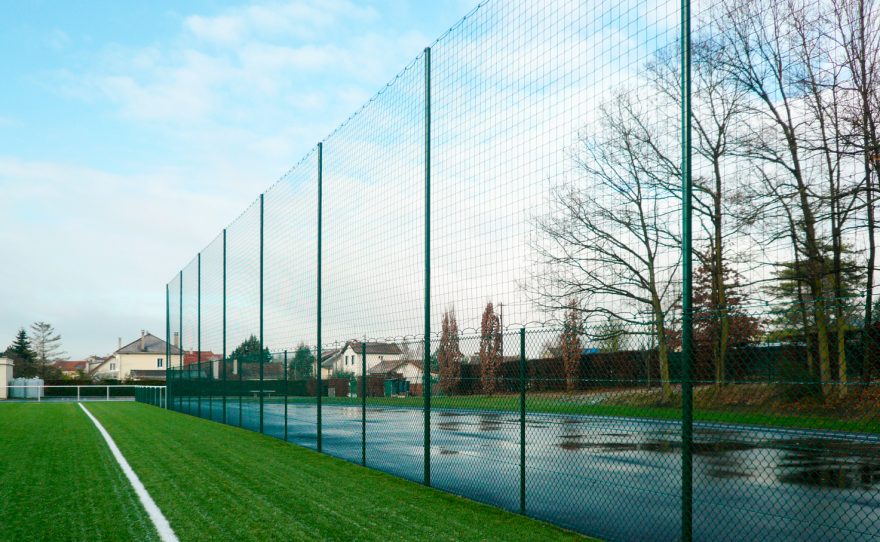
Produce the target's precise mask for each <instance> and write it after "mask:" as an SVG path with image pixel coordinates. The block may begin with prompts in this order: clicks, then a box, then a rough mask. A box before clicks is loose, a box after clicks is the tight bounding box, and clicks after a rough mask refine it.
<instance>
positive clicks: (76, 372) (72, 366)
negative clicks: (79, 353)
mask: <svg viewBox="0 0 880 542" xmlns="http://www.w3.org/2000/svg"><path fill="white" fill-rule="evenodd" d="M52 366H53V367H55V368H56V369H58V370H59V371H61V374H62V375H63V376H64V378H77V377H79V376H80V375H83V374H87V373H88V372H89V362H88V360H81V361H56V362H54V363H52Z"/></svg>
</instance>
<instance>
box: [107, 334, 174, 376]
mask: <svg viewBox="0 0 880 542" xmlns="http://www.w3.org/2000/svg"><path fill="white" fill-rule="evenodd" d="M167 348H169V345H168V343H166V342H165V341H163V340H162V339H160V338H159V337H156V336H155V335H153V334H152V333H148V332H146V331H141V337H140V338H139V339H137V340H134V341H132V342H130V343H128V344H126V345H125V346H120V347H119V349H117V350H116V351H115V352H113V354H112V355H111V356H110V357H108V358H107V359H105V360H104V361H103V362H101V364H100V365H98V366H97V367H95V369H94V370H93V371H92V377H93V378H97V379H115V380H132V379H133V377H132V374H131V372H132V371H156V372H155V373H152V374H153V375H155V376H156V378H155V379H159V380H162V379H164V378H165V369H166V367H167V365H166V364H167V362H168V360H167V359H166V355H167V352H166V349H167ZM170 352H171V355H172V356H175V355H177V356H179V355H180V349H179V348H177V347H176V346H170ZM159 373H161V375H160V374H159ZM142 374H143V373H136V375H137V376H138V377H139V378H140V375H142ZM155 379H154V378H150V380H155Z"/></svg>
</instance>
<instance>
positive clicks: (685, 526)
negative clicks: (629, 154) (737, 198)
mask: <svg viewBox="0 0 880 542" xmlns="http://www.w3.org/2000/svg"><path fill="white" fill-rule="evenodd" d="M681 150H682V158H681V177H682V178H681V185H682V210H681V212H682V245H681V250H682V286H681V294H682V295H681V297H682V302H681V306H682V333H681V364H682V366H681V411H682V412H681V414H682V416H681V539H682V540H684V541H685V542H689V541H690V540H692V537H693V498H694V496H693V384H692V374H691V373H692V366H693V313H692V303H693V288H692V287H693V275H692V261H691V252H692V250H691V244H692V236H693V232H692V229H691V227H692V217H691V198H692V192H693V187H692V179H691V4H690V0H681Z"/></svg>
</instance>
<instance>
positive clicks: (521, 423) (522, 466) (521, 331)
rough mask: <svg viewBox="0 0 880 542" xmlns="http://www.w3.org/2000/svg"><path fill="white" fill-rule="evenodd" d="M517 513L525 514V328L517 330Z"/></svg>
mask: <svg viewBox="0 0 880 542" xmlns="http://www.w3.org/2000/svg"><path fill="white" fill-rule="evenodd" d="M519 513H520V514H525V513H526V328H524V327H521V328H519Z"/></svg>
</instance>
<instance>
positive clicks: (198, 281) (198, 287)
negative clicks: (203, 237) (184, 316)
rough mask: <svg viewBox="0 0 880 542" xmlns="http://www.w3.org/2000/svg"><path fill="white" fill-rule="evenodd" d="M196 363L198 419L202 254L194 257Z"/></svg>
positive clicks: (200, 401)
mask: <svg viewBox="0 0 880 542" xmlns="http://www.w3.org/2000/svg"><path fill="white" fill-rule="evenodd" d="M196 273H197V279H196V363H197V365H198V368H199V372H198V374H197V375H196V382H197V383H196V388H197V389H198V390H199V394H198V396H197V398H196V401H197V403H196V404H197V408H198V413H199V418H201V417H202V253H201V252H199V254H198V256H197V257H196Z"/></svg>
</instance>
